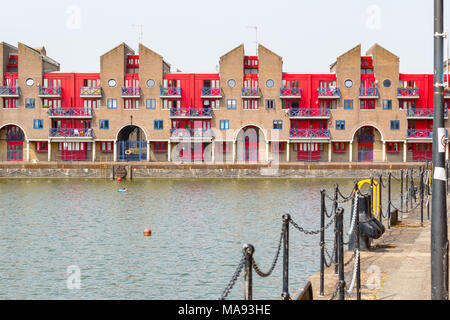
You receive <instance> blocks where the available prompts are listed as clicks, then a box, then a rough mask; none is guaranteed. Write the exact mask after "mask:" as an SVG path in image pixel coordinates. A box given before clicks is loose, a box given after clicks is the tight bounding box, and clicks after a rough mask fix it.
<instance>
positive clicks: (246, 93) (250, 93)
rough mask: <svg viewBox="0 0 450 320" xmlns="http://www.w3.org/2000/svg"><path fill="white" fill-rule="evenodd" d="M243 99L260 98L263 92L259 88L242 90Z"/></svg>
mask: <svg viewBox="0 0 450 320" xmlns="http://www.w3.org/2000/svg"><path fill="white" fill-rule="evenodd" d="M242 96H243V97H259V96H261V90H260V89H259V88H242Z"/></svg>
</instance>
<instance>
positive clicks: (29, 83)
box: [25, 78, 34, 87]
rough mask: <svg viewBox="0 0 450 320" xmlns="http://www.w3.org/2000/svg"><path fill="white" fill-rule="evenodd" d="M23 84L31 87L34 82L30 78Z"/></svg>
mask: <svg viewBox="0 0 450 320" xmlns="http://www.w3.org/2000/svg"><path fill="white" fill-rule="evenodd" d="M25 83H26V84H27V86H29V87H31V86H32V85H33V84H34V80H33V79H31V78H28V79H27V80H26V81H25Z"/></svg>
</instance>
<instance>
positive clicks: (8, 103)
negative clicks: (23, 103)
mask: <svg viewBox="0 0 450 320" xmlns="http://www.w3.org/2000/svg"><path fill="white" fill-rule="evenodd" d="M17 100H18V99H15V98H5V100H4V101H5V103H4V105H3V108H5V109H15V108H17Z"/></svg>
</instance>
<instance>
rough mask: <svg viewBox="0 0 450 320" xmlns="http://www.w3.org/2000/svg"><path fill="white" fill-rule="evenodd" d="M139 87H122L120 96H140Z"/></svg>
mask: <svg viewBox="0 0 450 320" xmlns="http://www.w3.org/2000/svg"><path fill="white" fill-rule="evenodd" d="M140 96H141V88H139V87H122V97H140Z"/></svg>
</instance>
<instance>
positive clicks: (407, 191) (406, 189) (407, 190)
mask: <svg viewBox="0 0 450 320" xmlns="http://www.w3.org/2000/svg"><path fill="white" fill-rule="evenodd" d="M408 177H409V170H408V169H406V182H405V191H406V199H405V200H406V201H405V203H406V211H408V199H409V188H408ZM402 217H403V213H402Z"/></svg>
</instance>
